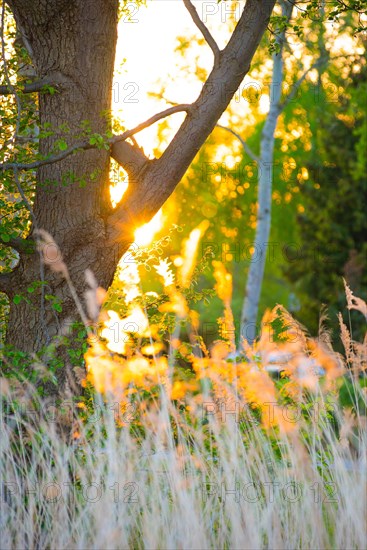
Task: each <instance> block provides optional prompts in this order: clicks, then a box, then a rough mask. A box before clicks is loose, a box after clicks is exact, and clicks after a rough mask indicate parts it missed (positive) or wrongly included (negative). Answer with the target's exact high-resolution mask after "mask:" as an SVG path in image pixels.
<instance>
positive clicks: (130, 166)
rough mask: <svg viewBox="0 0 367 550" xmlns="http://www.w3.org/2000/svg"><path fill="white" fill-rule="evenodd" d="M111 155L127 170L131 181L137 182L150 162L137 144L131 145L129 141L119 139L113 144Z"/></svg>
mask: <svg viewBox="0 0 367 550" xmlns="http://www.w3.org/2000/svg"><path fill="white" fill-rule="evenodd" d="M111 157H112V158H113V159H114V160H115V161H116V162H118V163H119V164H121V166H122V167H123V168H124V170H126V172H127V174H128V176H129V183H132V182H134V183H137V182H138V179H139V175H140V174H141V172H142V170H143V169H144V167H145V166H147V165H148V163H149V162H150V160H149V159H148V157H146V156H145V154H144V151H143V150H142V149H140V148H139V146H138V145H137V144H135V145H130V143H128V142H127V141H119V142H117V143H115V144H114V145H112V148H111Z"/></svg>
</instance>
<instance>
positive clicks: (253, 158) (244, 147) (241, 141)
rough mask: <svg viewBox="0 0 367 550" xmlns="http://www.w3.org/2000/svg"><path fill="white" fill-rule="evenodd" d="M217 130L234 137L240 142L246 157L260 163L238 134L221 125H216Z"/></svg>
mask: <svg viewBox="0 0 367 550" xmlns="http://www.w3.org/2000/svg"><path fill="white" fill-rule="evenodd" d="M217 128H221V129H222V130H226V131H227V132H229V133H230V134H232V135H233V136H234V137H236V138H237V139H238V140H239V141H240V143H241V145H242V147H243V149H244V150H245V152H246V153H247V154H248V156H249V157H251V158H252V160H253V161H255V162H260V159H259V157H258V156H257V155H255V153H254V152H253V151H252V149H251V148H250V147H249V145H247V143H246V141H245V140H244V139H242V137H241V136H240V134H238V133H237V132H235V131H234V130H232V128H228V126H222V125H221V124H217Z"/></svg>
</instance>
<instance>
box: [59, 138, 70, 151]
mask: <svg viewBox="0 0 367 550" xmlns="http://www.w3.org/2000/svg"><path fill="white" fill-rule="evenodd" d="M57 146H58V148H59V149H60V151H66V149H67V148H68V144H67V143H66V141H65V140H64V139H59V140H58V141H57Z"/></svg>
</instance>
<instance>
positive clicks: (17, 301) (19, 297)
mask: <svg viewBox="0 0 367 550" xmlns="http://www.w3.org/2000/svg"><path fill="white" fill-rule="evenodd" d="M21 301H22V296H21V294H16V295H15V296H14V298H13V302H14V304H20V302H21Z"/></svg>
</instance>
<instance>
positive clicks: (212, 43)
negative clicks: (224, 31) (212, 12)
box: [183, 0, 220, 62]
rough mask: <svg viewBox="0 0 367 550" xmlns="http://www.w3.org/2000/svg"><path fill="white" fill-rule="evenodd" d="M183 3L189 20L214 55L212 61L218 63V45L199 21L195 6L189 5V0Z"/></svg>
mask: <svg viewBox="0 0 367 550" xmlns="http://www.w3.org/2000/svg"><path fill="white" fill-rule="evenodd" d="M183 3H184V4H185V8H186V9H187V11H188V12H189V14H190V15H191V18H192V20H193V22H194V23H195V25H196V26H197V28H198V29H199V31H200V32H201V34H202V35H203V37H204V38H205V40H206V42H207V44H208V46H209V47H210V48H211V50H212V52H213V54H214V60H215V62H217V61H219V56H220V49H219V47H218V44H217V43H216V41H215V40H214V38H213V36H212V34H211V32H210V31H209V29H208V27H207V26H206V25H205V23H203V21H202V20H201V19H200V17H199V14H198V12H197V11H196V8H195V6H194V5H193V4H192V3H191V0H183Z"/></svg>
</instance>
